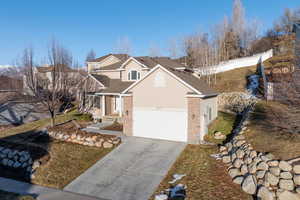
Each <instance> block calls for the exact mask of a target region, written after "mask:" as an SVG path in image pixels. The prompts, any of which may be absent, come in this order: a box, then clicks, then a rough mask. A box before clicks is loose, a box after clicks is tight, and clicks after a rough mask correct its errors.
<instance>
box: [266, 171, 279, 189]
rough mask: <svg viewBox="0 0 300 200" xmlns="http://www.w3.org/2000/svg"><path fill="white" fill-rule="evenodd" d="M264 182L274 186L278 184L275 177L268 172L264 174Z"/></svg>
mask: <svg viewBox="0 0 300 200" xmlns="http://www.w3.org/2000/svg"><path fill="white" fill-rule="evenodd" d="M266 181H268V182H269V183H270V185H273V186H276V185H277V184H278V182H279V178H278V177H277V176H274V175H273V174H271V173H270V172H267V173H266Z"/></svg>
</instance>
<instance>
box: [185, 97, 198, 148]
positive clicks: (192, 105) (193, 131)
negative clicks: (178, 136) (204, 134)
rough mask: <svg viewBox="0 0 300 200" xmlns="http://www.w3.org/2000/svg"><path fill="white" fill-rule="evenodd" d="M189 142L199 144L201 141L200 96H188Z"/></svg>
mask: <svg viewBox="0 0 300 200" xmlns="http://www.w3.org/2000/svg"><path fill="white" fill-rule="evenodd" d="M187 103H188V143H189V144H199V142H200V131H201V126H200V121H201V119H200V103H201V99H200V98H198V97H188V98H187Z"/></svg>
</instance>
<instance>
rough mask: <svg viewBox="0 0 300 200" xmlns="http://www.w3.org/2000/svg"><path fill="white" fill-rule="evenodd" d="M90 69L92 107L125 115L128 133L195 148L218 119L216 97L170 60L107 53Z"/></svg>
mask: <svg viewBox="0 0 300 200" xmlns="http://www.w3.org/2000/svg"><path fill="white" fill-rule="evenodd" d="M88 71H89V77H88V79H89V80H90V81H91V82H94V84H93V87H92V89H89V90H86V92H87V94H88V96H89V98H90V100H92V101H90V105H89V106H91V107H96V108H98V109H99V110H101V112H100V113H101V117H105V116H111V115H117V116H119V117H121V118H122V121H123V126H124V130H123V132H124V134H126V135H132V136H139V137H146V138H155V139H165V140H172V141H181V142H188V143H193V144H197V143H199V142H200V141H201V140H203V138H204V135H205V134H206V133H207V126H208V124H209V123H210V122H211V121H212V120H214V119H215V118H216V117H217V113H218V108H217V93H216V92H214V91H213V90H211V89H210V88H209V87H208V86H207V84H206V83H205V82H203V81H201V80H200V79H199V78H197V77H195V76H194V75H193V74H192V73H191V72H189V71H188V70H187V69H186V67H185V66H184V65H182V64H180V63H177V62H175V61H173V60H171V59H169V58H167V57H154V58H153V57H129V56H128V55H124V54H109V55H107V56H104V57H101V58H98V59H95V60H94V61H92V62H88ZM91 104H92V105H91Z"/></svg>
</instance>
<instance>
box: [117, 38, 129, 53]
mask: <svg viewBox="0 0 300 200" xmlns="http://www.w3.org/2000/svg"><path fill="white" fill-rule="evenodd" d="M131 51H132V45H131V42H130V40H129V39H128V37H121V38H119V39H118V41H117V44H116V48H115V52H116V53H121V54H130V53H131Z"/></svg>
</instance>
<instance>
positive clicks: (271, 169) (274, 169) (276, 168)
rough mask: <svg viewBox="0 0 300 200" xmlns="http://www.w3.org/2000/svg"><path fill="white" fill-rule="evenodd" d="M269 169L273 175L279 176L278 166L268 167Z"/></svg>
mask: <svg viewBox="0 0 300 200" xmlns="http://www.w3.org/2000/svg"><path fill="white" fill-rule="evenodd" d="M269 171H270V172H271V173H272V174H273V175H275V176H279V175H280V169H279V167H270V168H269Z"/></svg>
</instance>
